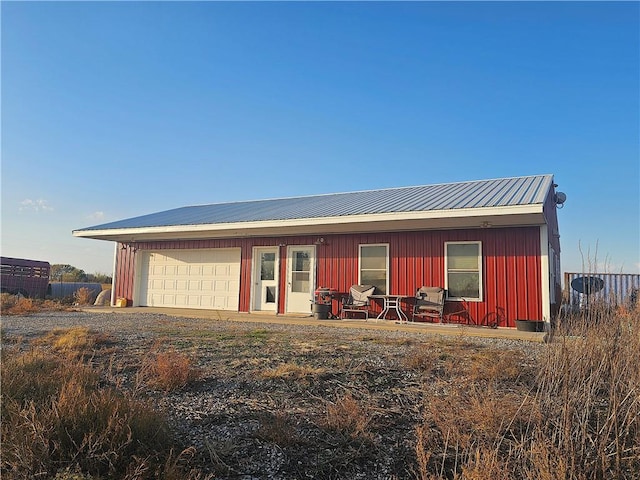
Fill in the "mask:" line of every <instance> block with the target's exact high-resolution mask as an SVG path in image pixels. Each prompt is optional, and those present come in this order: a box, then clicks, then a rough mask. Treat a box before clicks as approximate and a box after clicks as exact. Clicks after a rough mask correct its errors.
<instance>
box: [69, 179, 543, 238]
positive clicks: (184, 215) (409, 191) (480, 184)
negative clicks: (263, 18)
mask: <svg viewBox="0 0 640 480" xmlns="http://www.w3.org/2000/svg"><path fill="white" fill-rule="evenodd" d="M552 185H553V176H552V175H535V176H526V177H513V178H499V179H493V180H476V181H466V182H456V183H444V184H436V185H422V186H414V187H399V188H388V189H382V190H367V191H359V192H347V193H332V194H325V195H310V196H303V197H291V198H276V199H269V200H251V201H242V202H229V203H214V204H210V205H197V206H188V207H181V208H176V209H172V210H166V211H162V212H157V213H151V214H149V215H143V216H139V217H134V218H128V219H125V220H119V221H116V222H111V223H105V224H101V225H96V226H92V227H87V228H83V229H79V230H75V231H74V234H76V233H82V232H87V233H90V232H91V231H95V230H112V229H118V230H121V229H142V228H153V227H175V226H187V225H215V224H229V223H232V224H236V223H238V224H242V223H243V222H263V221H283V220H301V219H316V218H326V217H333V218H335V217H350V216H363V215H375V214H393V213H408V212H433V211H443V210H444V211H447V210H460V209H482V208H501V207H514V206H523V205H541V204H543V203H544V201H545V198H546V196H547V194H548V192H549V189H550V188H551V187H552ZM239 227H241V225H239Z"/></svg>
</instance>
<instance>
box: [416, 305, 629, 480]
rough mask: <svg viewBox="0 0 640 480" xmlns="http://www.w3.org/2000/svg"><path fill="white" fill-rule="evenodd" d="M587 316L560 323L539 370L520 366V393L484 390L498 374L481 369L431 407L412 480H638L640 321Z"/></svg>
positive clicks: (495, 386) (596, 313)
mask: <svg viewBox="0 0 640 480" xmlns="http://www.w3.org/2000/svg"><path fill="white" fill-rule="evenodd" d="M587 313H588V314H582V315H577V316H575V317H572V318H563V319H560V322H559V327H558V329H557V331H556V333H555V335H554V336H553V339H552V341H551V342H550V343H549V344H547V345H545V346H544V347H543V348H544V350H543V352H542V355H541V356H540V357H539V358H538V360H537V362H535V363H533V364H522V365H521V366H520V368H521V369H522V370H523V376H521V377H518V378H520V379H521V380H522V383H521V384H520V385H518V384H517V382H511V388H509V383H508V382H506V383H505V382H495V381H489V382H487V379H491V378H495V376H496V374H497V370H500V369H496V368H494V366H493V365H491V364H484V365H483V362H479V363H475V364H474V365H473V366H471V367H470V373H469V375H467V376H466V382H465V381H462V382H461V383H458V384H457V385H455V386H454V387H451V386H450V385H445V386H444V387H443V390H445V389H447V388H448V389H449V390H448V394H447V395H443V396H441V397H436V398H430V399H428V401H427V404H426V408H425V414H424V422H423V423H422V424H421V425H418V427H417V430H416V449H415V452H416V468H417V474H416V476H417V477H418V478H421V479H423V480H425V479H434V478H451V479H452V478H455V479H474V480H475V479H478V480H479V479H483V478H500V479H525V480H534V479H535V480H540V479H542V480H555V479H565V480H587V479H589V480H591V479H595V480H599V479H602V480H605V479H612V478H615V479H623V480H626V479H629V480H631V479H637V478H638V472H640V311H639V310H638V309H637V308H636V310H634V311H628V310H622V311H618V312H612V311H611V309H610V308H601V309H594V308H593V307H592V309H591V311H589V312H587ZM508 357H509V355H505V358H508ZM512 360H513V358H512ZM500 363H501V362H497V364H500ZM503 365H504V364H503ZM468 367H469V366H468ZM483 372H484V373H483ZM508 376H509V375H507V377H508ZM462 378H464V377H462Z"/></svg>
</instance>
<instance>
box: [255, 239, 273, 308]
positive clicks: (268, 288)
mask: <svg viewBox="0 0 640 480" xmlns="http://www.w3.org/2000/svg"><path fill="white" fill-rule="evenodd" d="M278 260H279V259H278V247H256V248H254V249H253V310H260V311H267V312H269V311H271V312H275V311H276V310H277V307H278V271H279V261H278Z"/></svg>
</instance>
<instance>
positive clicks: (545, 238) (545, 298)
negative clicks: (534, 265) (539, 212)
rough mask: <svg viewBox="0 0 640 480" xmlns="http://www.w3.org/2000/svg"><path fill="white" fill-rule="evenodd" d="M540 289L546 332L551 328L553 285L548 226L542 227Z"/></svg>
mask: <svg viewBox="0 0 640 480" xmlns="http://www.w3.org/2000/svg"><path fill="white" fill-rule="evenodd" d="M540 276H541V277H542V278H541V279H540V288H541V289H542V292H541V293H542V320H544V322H545V325H544V326H545V331H547V332H548V331H549V329H550V328H551V296H550V295H551V285H550V277H551V275H550V272H549V233H548V227H547V224H544V225H540Z"/></svg>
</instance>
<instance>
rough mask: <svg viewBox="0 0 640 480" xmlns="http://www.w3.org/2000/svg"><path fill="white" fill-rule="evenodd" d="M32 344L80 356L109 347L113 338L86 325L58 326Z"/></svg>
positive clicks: (67, 354) (68, 354)
mask: <svg viewBox="0 0 640 480" xmlns="http://www.w3.org/2000/svg"><path fill="white" fill-rule="evenodd" d="M31 343H32V345H34V346H39V347H48V348H50V349H52V350H54V351H56V352H58V353H61V354H64V355H66V356H69V357H79V356H83V355H87V354H91V353H93V352H94V351H95V350H96V349H103V352H102V353H105V349H108V348H109V347H111V346H112V345H113V343H114V342H113V340H112V339H111V338H110V337H109V336H108V335H106V334H104V333H99V332H95V331H92V330H90V329H89V328H87V327H84V326H75V327H71V328H56V329H53V330H51V331H50V332H48V333H47V334H46V335H43V336H41V337H38V338H36V339H34V340H33V341H32V342H31Z"/></svg>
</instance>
